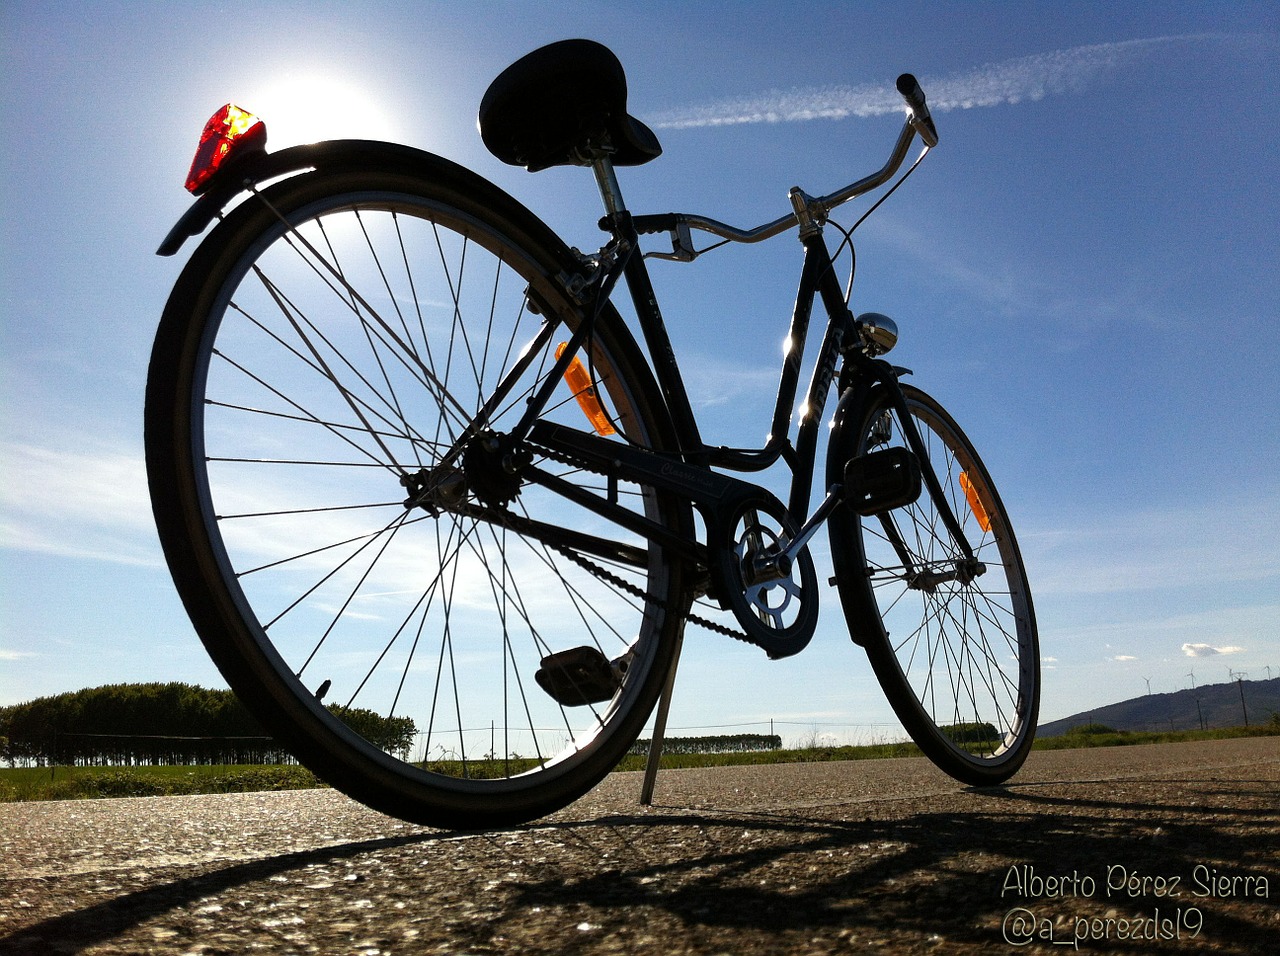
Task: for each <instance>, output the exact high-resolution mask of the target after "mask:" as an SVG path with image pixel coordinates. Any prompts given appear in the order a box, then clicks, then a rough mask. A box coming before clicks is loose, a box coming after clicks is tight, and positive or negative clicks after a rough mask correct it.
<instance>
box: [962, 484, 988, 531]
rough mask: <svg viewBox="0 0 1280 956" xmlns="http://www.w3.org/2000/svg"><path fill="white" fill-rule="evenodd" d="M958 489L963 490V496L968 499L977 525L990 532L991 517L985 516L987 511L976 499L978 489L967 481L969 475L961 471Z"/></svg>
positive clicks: (980, 500)
mask: <svg viewBox="0 0 1280 956" xmlns="http://www.w3.org/2000/svg"><path fill="white" fill-rule="evenodd" d="M960 487H961V488H963V489H964V496H965V497H966V498H968V499H969V510H970V511H972V512H973V516H974V517H975V518H977V519H978V525H979V526H980V527H981V528H982V530H983V531H990V530H991V517H990V516H989V515H988V514H987V509H986V507H985V506H984V505H983V504H982V499H981V498H979V497H978V489H977V488H976V487H974V484H973V482H972V481H970V480H969V475H968V474H967V473H966V472H963V471H962V472H960Z"/></svg>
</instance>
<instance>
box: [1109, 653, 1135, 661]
mask: <svg viewBox="0 0 1280 956" xmlns="http://www.w3.org/2000/svg"><path fill="white" fill-rule="evenodd" d="M1111 659H1112V660H1113V661H1136V660H1137V658H1136V657H1134V656H1133V655H1132V654H1117V655H1116V656H1115V657H1113V658H1111Z"/></svg>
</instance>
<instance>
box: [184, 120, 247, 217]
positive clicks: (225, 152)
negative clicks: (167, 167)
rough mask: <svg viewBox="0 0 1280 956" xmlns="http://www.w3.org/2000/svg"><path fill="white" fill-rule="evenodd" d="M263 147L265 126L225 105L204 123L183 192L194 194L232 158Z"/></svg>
mask: <svg viewBox="0 0 1280 956" xmlns="http://www.w3.org/2000/svg"><path fill="white" fill-rule="evenodd" d="M266 148H267V125H266V124H265V123H264V122H262V120H260V119H258V117H256V116H254V115H253V114H252V113H250V112H247V111H246V110H242V109H240V107H238V106H235V105H233V104H231V103H228V104H227V105H226V106H224V107H223V108H222V109H220V110H218V112H216V113H214V114H213V115H212V116H210V117H209V122H207V123H205V124H204V131H203V132H201V134H200V145H199V146H197V147H196V155H195V158H194V159H193V160H192V161H191V171H190V172H189V173H187V182H186V186H187V191H188V192H190V193H193V194H196V195H198V194H199V193H200V192H201V190H203V188H204V186H205V184H206V183H207V182H208V181H209V180H210V179H211V178H212V177H213V174H214V173H216V172H217V171H218V170H219V169H221V168H222V167H223V166H224V165H226V163H227V162H228V161H229V160H230V159H231V158H232V157H233V156H241V155H244V154H245V153H250V152H253V151H255V150H264V149H266Z"/></svg>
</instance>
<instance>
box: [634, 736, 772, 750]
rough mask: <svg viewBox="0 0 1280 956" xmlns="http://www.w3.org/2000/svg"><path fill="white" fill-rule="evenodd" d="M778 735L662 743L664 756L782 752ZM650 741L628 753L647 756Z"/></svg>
mask: <svg viewBox="0 0 1280 956" xmlns="http://www.w3.org/2000/svg"><path fill="white" fill-rule="evenodd" d="M781 749H782V737H781V736H779V735H778V734H721V735H719V736H712V737H667V738H666V739H664V740H663V741H662V752H663V753H664V754H726V753H755V752H758V751H761V750H781ZM648 752H649V741H648V740H647V739H643V740H637V741H636V742H635V743H634V744H632V745H631V749H630V750H629V751H628V753H631V754H642V755H643V754H647V753H648Z"/></svg>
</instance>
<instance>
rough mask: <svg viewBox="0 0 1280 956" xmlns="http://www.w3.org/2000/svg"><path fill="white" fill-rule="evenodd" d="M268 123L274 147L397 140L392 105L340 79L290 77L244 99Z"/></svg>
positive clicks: (314, 75)
mask: <svg viewBox="0 0 1280 956" xmlns="http://www.w3.org/2000/svg"><path fill="white" fill-rule="evenodd" d="M241 101H242V102H243V103H245V104H248V105H246V106H245V109H252V110H253V111H254V112H255V113H256V114H257V115H258V116H260V117H261V118H262V119H263V120H264V121H265V122H266V124H267V130H268V135H269V137H270V143H269V147H268V148H270V149H280V148H282V147H284V146H292V145H295V144H297V143H311V142H316V141H318V140H324V139H385V140H393V141H394V140H396V138H397V135H398V128H397V127H398V124H397V123H396V122H395V121H394V120H393V119H392V113H391V111H390V110H389V109H388V104H387V103H385V102H382V101H380V98H379V97H378V96H377V95H376V94H375V93H374V92H373V91H372V90H371V89H370V88H368V87H364V86H361V85H360V84H359V83H355V82H351V81H349V80H347V79H346V78H344V77H340V76H324V75H320V74H300V75H290V76H288V77H284V78H281V79H277V80H274V81H272V82H270V83H268V84H266V85H264V86H263V87H261V88H260V89H258V90H256V91H253V90H251V91H248V92H246V93H245V94H244V96H243V97H242V98H241Z"/></svg>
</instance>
